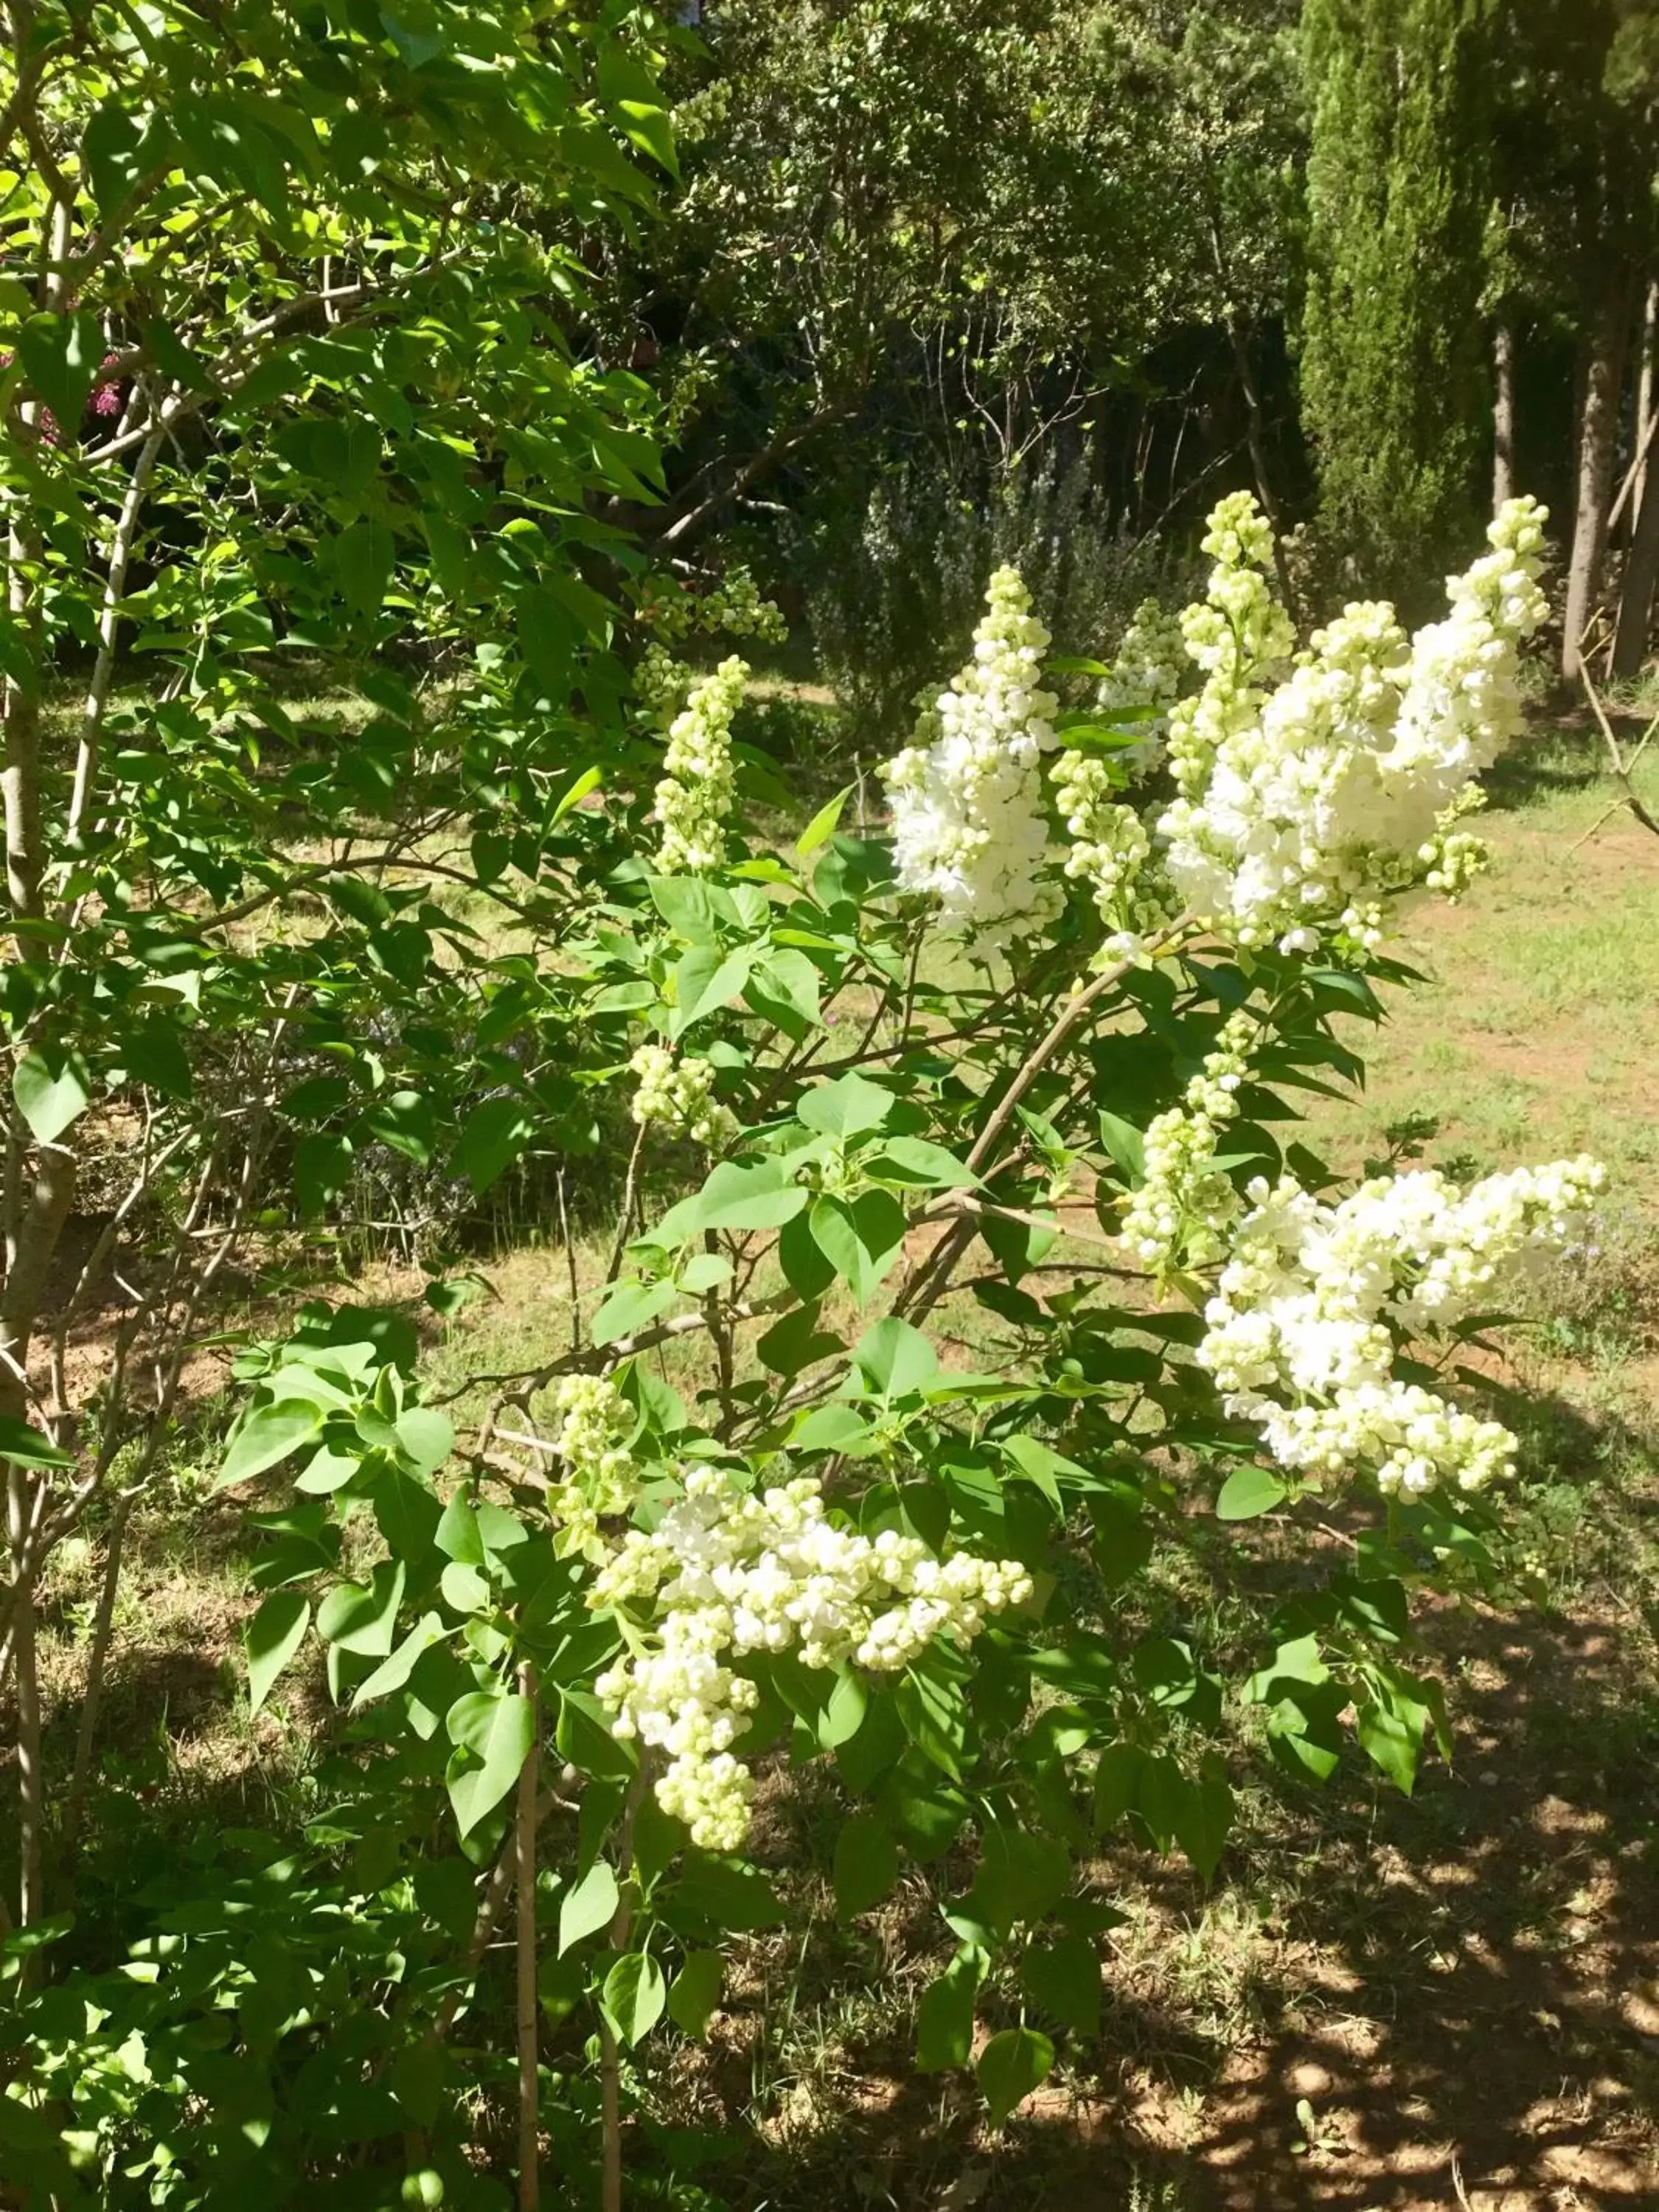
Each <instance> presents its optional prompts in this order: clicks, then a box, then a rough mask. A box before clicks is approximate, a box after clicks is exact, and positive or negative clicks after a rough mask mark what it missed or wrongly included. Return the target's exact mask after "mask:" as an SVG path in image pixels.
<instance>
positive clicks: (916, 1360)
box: [853, 1314, 939, 1398]
mask: <svg viewBox="0 0 1659 2212" xmlns="http://www.w3.org/2000/svg"><path fill="white" fill-rule="evenodd" d="M853 1358H854V1363H855V1364H856V1365H857V1367H858V1370H859V1372H860V1374H861V1375H862V1376H863V1377H864V1379H865V1381H866V1383H868V1385H869V1386H870V1388H871V1389H872V1390H875V1391H878V1392H879V1393H880V1394H881V1395H882V1396H883V1397H884V1398H902V1397H906V1396H908V1395H909V1393H910V1392H911V1391H913V1390H920V1389H921V1388H922V1386H923V1384H924V1383H928V1382H930V1381H931V1380H932V1378H933V1376H935V1375H937V1374H938V1372H939V1354H938V1353H937V1352H935V1351H934V1349H933V1346H932V1345H931V1344H930V1343H929V1342H928V1341H927V1338H926V1337H925V1336H924V1335H923V1334H922V1333H921V1330H920V1329H919V1328H912V1327H911V1325H910V1323H909V1322H908V1321H902V1320H900V1318H899V1317H898V1316H897V1315H896V1314H889V1315H888V1316H886V1318H885V1319H884V1320H883V1321H878V1322H877V1323H876V1324H875V1327H874V1328H868V1329H866V1331H865V1333H864V1334H863V1335H862V1336H861V1337H860V1339H859V1340H858V1342H857V1343H856V1344H855V1345H854V1346H853Z"/></svg>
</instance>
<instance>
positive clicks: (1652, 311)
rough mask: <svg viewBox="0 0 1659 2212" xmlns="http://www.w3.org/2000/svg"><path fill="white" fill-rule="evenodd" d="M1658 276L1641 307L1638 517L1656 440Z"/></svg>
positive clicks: (1634, 508)
mask: <svg viewBox="0 0 1659 2212" xmlns="http://www.w3.org/2000/svg"><path fill="white" fill-rule="evenodd" d="M1656 355H1659V277H1650V278H1649V280H1648V295H1647V299H1646V301H1645V303H1644V307H1643V309H1642V367H1641V372H1640V376H1639V380H1638V383H1637V386H1636V482H1635V483H1634V485H1633V486H1632V489H1631V498H1632V501H1633V504H1632V507H1631V513H1632V515H1633V516H1635V517H1637V518H1638V522H1639V519H1640V516H1641V513H1642V501H1643V499H1644V495H1646V492H1647V488H1648V455H1649V452H1650V447H1651V445H1652V441H1653V407H1654V398H1655V392H1654V377H1655V373H1656V371H1659V359H1656Z"/></svg>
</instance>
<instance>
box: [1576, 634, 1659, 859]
mask: <svg viewBox="0 0 1659 2212" xmlns="http://www.w3.org/2000/svg"><path fill="white" fill-rule="evenodd" d="M1578 673H1579V676H1580V678H1582V679H1583V686H1584V690H1585V694H1586V696H1588V698H1589V702H1590V707H1591V708H1592V710H1593V712H1594V713H1595V719H1596V720H1597V721H1598V722H1599V723H1600V724H1601V735H1602V736H1603V738H1606V740H1607V758H1608V761H1609V763H1611V765H1612V769H1613V781H1615V782H1616V783H1617V784H1618V786H1619V787H1620V791H1621V792H1622V793H1623V794H1624V800H1625V804H1626V806H1628V807H1629V809H1630V811H1631V812H1632V814H1633V815H1634V816H1635V817H1636V819H1637V820H1638V822H1639V823H1641V825H1642V827H1643V828H1644V829H1650V830H1651V831H1652V832H1653V834H1654V836H1656V837H1659V822H1656V821H1655V819H1654V817H1653V816H1652V815H1651V814H1650V813H1649V811H1648V810H1647V808H1646V807H1645V806H1644V805H1643V804H1642V801H1641V799H1639V798H1638V795H1637V792H1636V787H1635V785H1634V784H1632V781H1631V780H1630V771H1631V769H1632V768H1634V767H1635V765H1636V763H1637V762H1638V760H1639V759H1640V758H1641V757H1642V755H1643V753H1644V751H1645V750H1647V743H1648V739H1649V738H1650V737H1651V736H1652V735H1653V732H1654V731H1655V729H1656V728H1659V714H1656V715H1655V717H1654V719H1653V720H1652V721H1650V723H1649V724H1648V726H1647V728H1646V730H1645V731H1644V732H1643V735H1642V740H1641V743H1640V744H1638V746H1637V748H1636V750H1635V752H1634V753H1632V756H1631V757H1630V759H1629V761H1628V762H1626V759H1625V757H1624V755H1623V753H1622V752H1620V749H1619V740H1618V738H1616V737H1615V736H1614V735H1613V724H1612V723H1611V722H1610V721H1609V720H1607V711H1606V709H1605V708H1603V706H1602V704H1601V695H1600V694H1599V692H1598V691H1597V690H1596V688H1595V682H1594V680H1593V678H1591V675H1590V672H1589V667H1588V666H1587V665H1586V660H1585V659H1584V658H1583V657H1581V659H1580V660H1579V663H1578ZM1603 818H1605V817H1603Z"/></svg>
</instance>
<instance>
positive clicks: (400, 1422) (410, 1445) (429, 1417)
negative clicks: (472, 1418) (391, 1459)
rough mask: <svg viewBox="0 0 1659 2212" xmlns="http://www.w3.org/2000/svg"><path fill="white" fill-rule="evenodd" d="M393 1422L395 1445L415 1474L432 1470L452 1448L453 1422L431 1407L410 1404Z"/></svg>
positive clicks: (453, 1437) (453, 1436) (441, 1462)
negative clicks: (395, 1433)
mask: <svg viewBox="0 0 1659 2212" xmlns="http://www.w3.org/2000/svg"><path fill="white" fill-rule="evenodd" d="M395 1426H396V1428H397V1431H398V1446H399V1449H401V1450H402V1451H403V1452H404V1455H406V1456H407V1458H408V1459H409V1460H410V1462H411V1464H412V1465H413V1466H414V1468H415V1469H416V1473H417V1474H433V1473H434V1472H435V1470H436V1469H437V1468H441V1466H442V1465H443V1463H444V1462H445V1461H446V1460H447V1458H448V1457H449V1455H450V1454H451V1452H453V1450H454V1449H455V1424H454V1423H453V1421H452V1420H451V1419H450V1418H449V1416H448V1414H447V1413H440V1412H439V1411H438V1409H437V1408H436V1407H433V1406H410V1407H407V1408H406V1409H405V1410H404V1412H403V1413H400V1414H399V1415H398V1419H397V1422H396V1424H395Z"/></svg>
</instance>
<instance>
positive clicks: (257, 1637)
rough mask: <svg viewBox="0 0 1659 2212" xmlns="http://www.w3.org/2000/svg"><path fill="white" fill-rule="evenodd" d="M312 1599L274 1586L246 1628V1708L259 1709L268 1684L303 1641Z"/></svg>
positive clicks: (309, 1616)
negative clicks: (275, 1588)
mask: <svg viewBox="0 0 1659 2212" xmlns="http://www.w3.org/2000/svg"><path fill="white" fill-rule="evenodd" d="M309 1626H311V1601H310V1600H309V1599H308V1598H305V1597H301V1595H300V1593H299V1591H298V1590H292V1589H279V1590H273V1591H272V1592H271V1594H270V1596H269V1597H268V1598H267V1599H266V1600H265V1601H264V1604H263V1605H262V1606H261V1607H259V1610H258V1613H255V1614H254V1616H253V1618H252V1620H251V1621H250V1622H249V1623H248V1628H247V1689H248V1705H249V1709H250V1710H251V1711H253V1712H256V1713H257V1712H258V1710H259V1708H260V1706H261V1705H264V1701H265V1699H266V1698H267V1697H269V1696H270V1687H271V1685H272V1683H273V1682H275V1680H276V1677H277V1676H278V1675H279V1674H281V1673H282V1671H283V1668H284V1667H286V1666H287V1664H288V1662H289V1660H290V1659H291V1658H292V1657H293V1656H294V1655H295V1652H296V1651H297V1650H299V1648H300V1646H301V1644H303V1643H304V1641H305V1635H306V1631H307V1628H308V1627H309Z"/></svg>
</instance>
